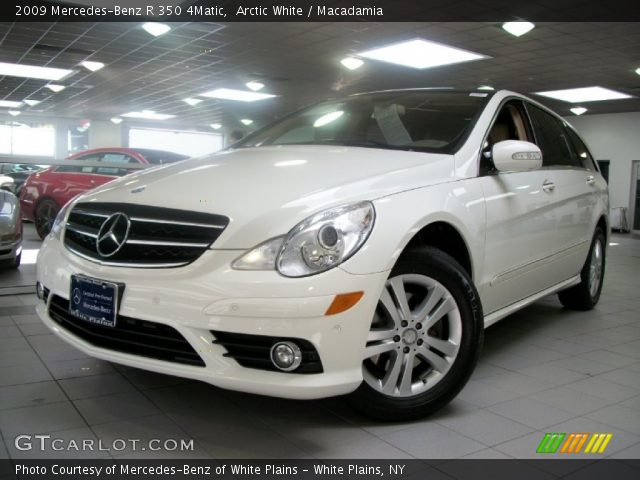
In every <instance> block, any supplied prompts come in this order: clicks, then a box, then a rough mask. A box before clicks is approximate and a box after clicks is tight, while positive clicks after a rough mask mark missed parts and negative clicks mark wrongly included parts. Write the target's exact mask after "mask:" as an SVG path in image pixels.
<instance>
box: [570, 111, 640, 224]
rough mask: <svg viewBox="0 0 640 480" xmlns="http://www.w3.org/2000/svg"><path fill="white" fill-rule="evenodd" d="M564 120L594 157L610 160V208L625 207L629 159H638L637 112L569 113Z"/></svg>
mask: <svg viewBox="0 0 640 480" xmlns="http://www.w3.org/2000/svg"><path fill="white" fill-rule="evenodd" d="M566 120H567V121H568V122H569V123H570V124H571V125H573V126H574V127H575V128H576V130H578V132H579V133H580V134H581V135H582V136H583V137H584V139H585V140H586V142H587V144H588V145H589V148H590V149H591V152H592V154H593V155H594V157H595V158H596V160H610V161H611V163H610V165H609V195H610V202H611V207H612V208H614V207H627V208H629V207H630V205H629V203H630V188H631V162H632V160H640V112H630V113H615V114H604V115H585V116H581V117H576V116H573V117H568V118H566ZM630 220H631V219H630V218H629V217H628V218H627V221H628V222H629V221H630Z"/></svg>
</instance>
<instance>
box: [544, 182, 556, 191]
mask: <svg viewBox="0 0 640 480" xmlns="http://www.w3.org/2000/svg"><path fill="white" fill-rule="evenodd" d="M555 189H556V184H555V183H553V182H551V181H549V180H545V181H544V183H543V184H542V190H544V191H545V192H547V193H549V192H553V191H554V190H555Z"/></svg>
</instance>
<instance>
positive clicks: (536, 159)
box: [491, 140, 542, 172]
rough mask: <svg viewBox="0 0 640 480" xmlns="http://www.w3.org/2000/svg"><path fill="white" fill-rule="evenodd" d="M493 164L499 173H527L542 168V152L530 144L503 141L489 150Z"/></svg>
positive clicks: (517, 141) (518, 141)
mask: <svg viewBox="0 0 640 480" xmlns="http://www.w3.org/2000/svg"><path fill="white" fill-rule="evenodd" d="M491 156H492V158H493V164H494V165H495V167H496V168H497V169H498V171H500V172H528V171H530V170H537V169H538V168H540V167H541V166H542V151H541V150H540V148H539V147H538V146H537V145H535V144H533V143H531V142H523V141H520V140H504V141H502V142H498V143H496V144H495V145H494V146H493V148H492V149H491Z"/></svg>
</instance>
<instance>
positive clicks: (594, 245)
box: [558, 227, 607, 310]
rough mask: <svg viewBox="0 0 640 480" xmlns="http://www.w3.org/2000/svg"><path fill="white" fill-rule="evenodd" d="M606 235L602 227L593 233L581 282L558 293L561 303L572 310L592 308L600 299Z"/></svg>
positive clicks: (581, 274) (581, 273)
mask: <svg viewBox="0 0 640 480" xmlns="http://www.w3.org/2000/svg"><path fill="white" fill-rule="evenodd" d="M606 241H607V240H606V237H605V235H604V232H603V231H602V229H601V228H600V227H598V228H597V229H596V231H595V233H594V234H593V240H592V241H591V249H590V250H589V256H588V257H587V260H586V261H585V263H584V266H583V267H582V270H581V271H580V283H579V284H578V285H575V286H573V287H571V288H568V289H566V290H563V291H562V292H560V293H558V298H559V299H560V303H562V306H564V307H565V308H569V309H571V310H591V309H592V308H593V307H595V306H596V305H597V303H598V300H600V294H601V293H602V285H603V283H604V267H605V263H606V258H605V252H606Z"/></svg>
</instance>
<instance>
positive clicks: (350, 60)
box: [340, 57, 364, 70]
mask: <svg viewBox="0 0 640 480" xmlns="http://www.w3.org/2000/svg"><path fill="white" fill-rule="evenodd" d="M340 63H341V64H342V65H343V66H344V67H346V68H348V69H349V70H356V69H357V68H360V67H361V66H362V65H364V62H363V61H362V60H360V59H359V58H355V57H346V58H343V59H342V60H340Z"/></svg>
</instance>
